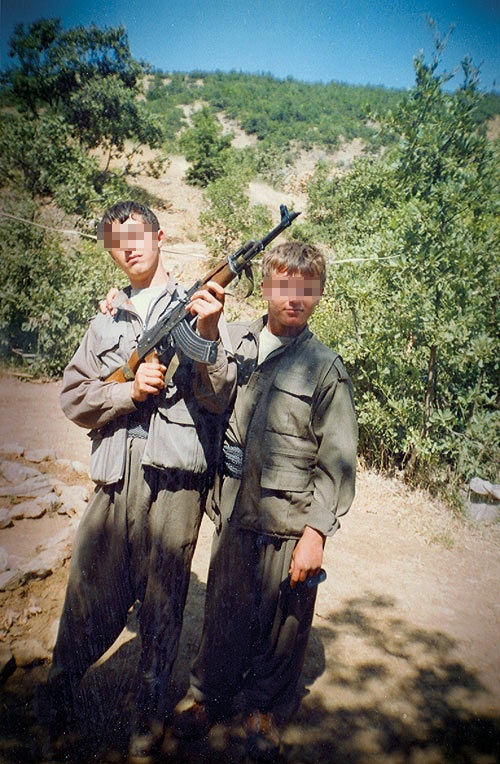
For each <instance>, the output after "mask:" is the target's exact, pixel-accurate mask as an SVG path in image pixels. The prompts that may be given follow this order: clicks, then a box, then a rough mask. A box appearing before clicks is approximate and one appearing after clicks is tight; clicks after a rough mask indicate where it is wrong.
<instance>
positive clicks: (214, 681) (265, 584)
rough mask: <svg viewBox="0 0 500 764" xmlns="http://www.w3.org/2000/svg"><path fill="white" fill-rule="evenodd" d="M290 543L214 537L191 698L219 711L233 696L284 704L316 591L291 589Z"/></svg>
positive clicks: (226, 525) (226, 529)
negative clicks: (289, 579) (242, 693)
mask: <svg viewBox="0 0 500 764" xmlns="http://www.w3.org/2000/svg"><path fill="white" fill-rule="evenodd" d="M238 486H239V482H238V481H237V480H233V479H231V478H227V479H226V480H225V481H224V486H223V491H222V499H221V506H223V507H224V506H226V507H230V508H232V507H233V506H234V501H235V499H236V493H237V490H238ZM296 544H297V539H286V538H275V537H271V536H267V535H264V534H257V533H255V532H253V531H248V530H243V529H241V528H237V527H234V526H233V525H232V524H231V522H230V521H228V519H227V518H223V520H222V527H221V530H220V532H219V533H218V534H216V535H215V537H214V541H213V545H212V557H211V563H210V571H209V577H208V583H207V594H206V601H205V620H204V624H203V634H202V638H201V644H200V648H199V652H198V655H197V657H196V659H195V661H194V663H193V666H192V670H191V690H192V693H193V695H194V697H195V699H196V700H198V701H199V702H204V703H208V704H211V705H214V706H216V707H217V706H219V705H220V706H221V707H222V708H224V707H225V706H227V704H228V703H229V702H230V700H231V698H232V697H234V695H235V694H237V693H238V692H239V691H240V690H243V691H244V693H245V698H246V703H247V706H248V708H249V709H259V710H262V711H269V710H272V709H273V708H275V707H276V706H279V705H282V704H286V703H289V702H290V701H291V700H292V699H293V697H294V694H295V691H296V688H297V682H298V680H299V677H300V673H301V670H302V666H303V662H304V656H305V650H306V646H307V640H308V637H309V632H310V628H311V622H312V618H313V615H314V603H315V599H316V588H312V589H309V588H308V587H306V586H304V585H301V586H299V587H296V588H295V589H293V590H291V589H290V588H289V586H288V570H289V566H290V560H291V556H292V553H293V550H294V548H295V546H296Z"/></svg>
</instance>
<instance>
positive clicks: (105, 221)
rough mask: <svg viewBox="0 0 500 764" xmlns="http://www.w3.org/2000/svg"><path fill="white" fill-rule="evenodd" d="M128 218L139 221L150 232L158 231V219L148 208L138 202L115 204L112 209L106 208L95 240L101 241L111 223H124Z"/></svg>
mask: <svg viewBox="0 0 500 764" xmlns="http://www.w3.org/2000/svg"><path fill="white" fill-rule="evenodd" d="M129 218H132V219H133V220H137V219H139V220H140V221H141V222H142V223H144V224H145V225H148V226H151V230H152V231H155V232H156V231H159V230H160V223H159V221H158V218H157V217H156V215H155V214H154V212H153V211H152V210H150V209H149V207H146V205H145V204H139V202H132V201H129V202H117V204H113V206H112V207H108V209H107V210H106V212H105V213H104V215H103V216H102V220H101V222H100V223H99V225H98V226H97V238H98V239H99V240H101V241H102V239H103V238H104V231H107V230H110V229H111V226H112V224H113V223H116V222H118V223H124V222H125V221H126V220H128V219H129Z"/></svg>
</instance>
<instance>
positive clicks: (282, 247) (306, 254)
mask: <svg viewBox="0 0 500 764" xmlns="http://www.w3.org/2000/svg"><path fill="white" fill-rule="evenodd" d="M272 271H276V272H277V273H280V272H282V271H287V273H290V274H299V276H307V277H309V278H316V279H319V280H320V284H321V286H322V287H324V286H325V282H326V262H325V258H324V257H323V255H322V254H321V252H320V251H319V249H317V248H316V247H314V246H313V245H312V244H305V243H304V242H302V241H287V242H285V243H284V244H278V245H277V246H276V247H273V248H272V249H270V250H269V251H268V252H265V253H264V257H263V259H262V276H263V278H267V277H269V276H270V275H271V272H272Z"/></svg>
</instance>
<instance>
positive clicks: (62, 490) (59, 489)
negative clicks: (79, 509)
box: [54, 483, 90, 503]
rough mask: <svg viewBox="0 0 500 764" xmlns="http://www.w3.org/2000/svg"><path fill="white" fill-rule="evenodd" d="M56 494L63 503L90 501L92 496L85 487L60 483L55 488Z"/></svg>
mask: <svg viewBox="0 0 500 764" xmlns="http://www.w3.org/2000/svg"><path fill="white" fill-rule="evenodd" d="M54 490H55V492H56V493H57V495H58V496H59V498H60V499H61V501H62V502H65V503H71V502H72V501H88V499H89V496H90V491H89V489H88V488H87V487H86V486H84V485H66V484H65V483H58V484H57V485H56V486H55V487H54Z"/></svg>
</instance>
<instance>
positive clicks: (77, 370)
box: [40, 202, 236, 760]
mask: <svg viewBox="0 0 500 764" xmlns="http://www.w3.org/2000/svg"><path fill="white" fill-rule="evenodd" d="M98 233H99V237H98V238H99V240H100V241H101V243H102V245H103V246H104V249H106V250H108V251H109V253H110V255H111V257H112V258H113V260H114V261H115V263H116V264H117V266H118V267H119V268H120V269H121V270H122V271H123V272H124V273H125V274H126V275H127V277H128V279H129V282H130V283H129V286H128V287H126V288H125V289H124V290H121V291H119V292H118V294H117V295H116V297H115V298H114V300H113V304H112V308H113V310H112V312H108V313H106V314H105V315H103V314H101V313H99V314H98V315H97V316H96V317H95V318H94V319H93V320H92V321H91V322H90V326H89V329H88V331H87V333H86V335H85V337H84V339H83V341H82V343H81V345H80V347H79V348H78V350H77V351H76V353H75V355H74V357H73V358H72V360H71V361H70V363H69V364H68V366H67V368H66V370H65V373H64V378H63V386H62V392H61V404H62V408H63V410H64V412H65V414H66V415H67V416H68V417H69V419H71V420H72V421H73V422H76V424H78V425H80V426H81V427H85V428H88V429H90V436H91V439H92V457H91V477H92V478H93V480H94V481H95V482H96V484H97V485H96V489H95V493H94V496H93V499H92V501H91V502H90V504H89V506H88V508H87V510H86V512H85V515H84V516H83V518H82V520H81V523H80V525H79V528H78V532H77V536H76V539H75V543H74V549H73V556H72V561H71V567H70V574H69V581H68V586H67V591H66V599H65V603H64V608H63V613H62V616H61V620H60V625H59V632H58V636H57V642H56V645H55V649H54V654H53V662H52V666H51V669H50V672H49V677H48V681H47V685H46V686H45V688H42V690H41V693H40V694H41V696H42V702H43V701H45V705H46V707H47V706H48V709H47V708H45V713H46V714H47V710H48V717H49V718H48V721H49V724H50V727H51V733H52V736H53V737H57V736H58V735H59V734H60V733H62V732H63V731H64V730H65V729H66V728H68V727H70V726H71V724H72V722H73V721H74V714H75V705H74V704H75V699H76V697H77V692H78V684H79V682H80V680H81V678H82V677H83V675H84V673H85V671H86V670H87V669H88V668H89V667H90V666H91V664H93V663H94V662H95V661H96V660H97V659H98V658H100V657H101V656H102V655H103V654H104V653H105V651H106V650H107V649H108V648H109V647H110V646H111V645H112V643H113V642H114V641H115V639H116V637H117V636H118V635H119V634H120V632H121V631H122V629H123V627H124V626H125V624H126V620H127V613H128V611H129V609H130V608H131V607H132V606H133V605H134V604H135V603H137V602H138V603H139V610H138V623H139V629H140V636H141V645H142V647H141V654H140V662H139V666H138V670H137V687H136V691H135V708H134V710H133V713H132V719H133V721H132V734H131V738H130V751H129V755H130V757H131V760H133V757H134V756H138V757H141V756H143V755H147V754H148V753H150V752H151V751H152V750H153V749H154V746H155V745H156V744H157V743H158V742H159V741H161V737H162V731H163V719H164V712H165V709H164V700H165V693H166V688H167V685H168V682H169V679H170V674H171V669H172V665H173V663H174V660H175V657H176V654H177V647H178V640H179V634H180V631H181V626H182V617H183V609H184V604H185V600H186V595H187V589H188V583H189V575H190V568H191V560H192V556H193V552H194V549H195V545H196V540H197V537H198V530H199V526H200V522H201V519H202V516H203V511H204V505H205V499H206V496H207V492H208V489H209V487H210V481H211V478H212V477H213V471H214V465H215V461H216V459H217V456H218V453H217V451H218V444H219V441H218V437H217V432H218V431H219V427H220V415H221V414H223V413H224V411H225V409H226V407H227V406H228V403H229V401H230V398H231V396H232V393H233V389H234V383H235V376H236V370H235V364H234V362H233V361H232V360H231V359H228V357H227V355H226V352H225V350H224V346H223V343H222V342H221V335H223V333H224V328H223V323H221V321H220V319H221V314H222V303H223V299H224V290H223V289H222V288H221V287H220V286H219V285H218V284H216V283H212V282H209V284H208V285H207V286H208V287H210V291H209V290H208V288H203V289H200V290H199V291H197V292H196V293H194V294H193V295H192V297H191V299H190V301H189V302H188V303H187V306H186V311H187V313H189V314H191V315H192V316H193V317H196V318H197V321H196V331H197V337H198V338H199V339H197V340H196V341H197V342H198V343H201V345H202V346H205V345H206V346H207V347H208V350H209V351H210V352H209V355H210V357H211V359H212V362H211V363H208V364H207V363H201V362H197V361H193V360H191V359H190V358H188V357H187V356H186V355H183V354H182V352H178V353H177V356H180V362H179V363H178V365H173V364H172V365H170V363H169V362H170V356H171V353H170V354H169V356H168V358H165V359H164V358H162V357H161V356H160V358H157V357H155V356H154V355H153V356H152V357H151V358H150V359H149V360H146V361H144V362H142V363H140V365H138V366H137V368H136V370H135V375H134V373H133V372H131V371H130V369H129V368H128V365H127V362H128V360H129V359H130V357H131V355H132V354H133V352H134V350H136V349H137V347H138V341H139V340H140V338H141V336H142V335H143V334H144V331H145V329H146V328H148V327H151V326H154V325H155V322H157V321H158V319H159V318H161V316H162V315H164V314H165V313H166V312H168V310H169V307H170V306H171V305H172V304H173V303H174V302H175V301H176V298H177V296H178V291H177V290H178V287H177V285H176V284H175V282H174V281H173V279H172V278H169V276H168V274H167V273H166V272H165V270H164V268H163V265H162V262H161V258H160V245H161V242H162V240H163V236H164V234H163V231H162V230H161V229H160V226H159V223H158V220H157V218H156V216H155V215H154V213H153V212H152V211H151V210H150V209H148V208H147V207H144V206H142V205H140V204H137V203H135V202H120V203H118V204H116V205H114V206H113V207H111V208H110V209H108V210H107V212H106V213H105V215H104V217H103V219H102V221H101V224H100V226H99V229H98ZM219 329H220V332H221V334H219ZM167 365H168V371H167ZM120 368H121V369H122V370H123V372H122V373H120V372H117V373H115V374H113V378H115V377H116V376H117V375H118V377H121V379H122V380H127V381H109V380H108V377H109V376H110V375H111V374H112V373H113V372H116V370H117V369H120ZM41 710H44V709H41Z"/></svg>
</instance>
